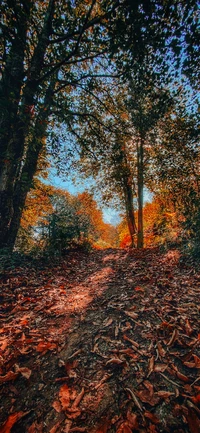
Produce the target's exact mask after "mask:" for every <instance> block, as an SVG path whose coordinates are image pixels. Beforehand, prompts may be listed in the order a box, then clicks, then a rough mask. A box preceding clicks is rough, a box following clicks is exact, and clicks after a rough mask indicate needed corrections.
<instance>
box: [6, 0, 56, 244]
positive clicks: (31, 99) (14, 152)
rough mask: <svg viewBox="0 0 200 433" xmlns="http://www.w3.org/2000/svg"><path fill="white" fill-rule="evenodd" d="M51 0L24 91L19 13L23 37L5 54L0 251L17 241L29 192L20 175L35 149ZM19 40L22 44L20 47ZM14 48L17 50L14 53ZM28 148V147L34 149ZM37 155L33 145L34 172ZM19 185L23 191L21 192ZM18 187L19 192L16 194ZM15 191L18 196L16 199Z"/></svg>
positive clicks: (50, 18) (24, 17)
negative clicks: (7, 92) (39, 93)
mask: <svg viewBox="0 0 200 433" xmlns="http://www.w3.org/2000/svg"><path fill="white" fill-rule="evenodd" d="M54 1H55V0H50V1H49V5H48V8H47V12H46V17H45V20H44V26H43V29H42V31H41V33H40V36H39V39H38V44H37V46H36V48H35V50H34V53H33V56H32V60H31V65H30V68H29V73H28V76H29V78H28V80H27V82H26V84H25V85H24V88H23V92H22V85H23V84H24V83H23V63H24V50H25V49H24V45H25V43H26V37H25V35H26V31H27V22H28V16H27V15H26V13H25V12H24V11H23V13H22V17H23V19H24V21H25V22H24V26H23V28H22V30H23V31H24V33H23V35H22V36H23V38H22V36H21V32H19V37H17V39H16V40H17V46H15V45H16V44H15V43H13V46H12V47H11V49H10V52H9V54H8V60H7V66H9V62H10V64H11V65H12V70H11V75H10V72H9V71H8V67H7V66H6V67H5V73H4V80H3V87H2V92H4V93H5V94H4V93H3V95H4V99H5V98H6V91H8V90H5V91H4V88H5V89H9V95H10V101H9V105H8V109H7V110H5V111H6V113H5V115H3V116H2V119H1V123H2V125H3V129H4V130H5V131H4V132H5V136H4V134H2V139H1V141H0V149H1V152H2V155H3V159H2V161H1V164H0V248H2V247H8V248H9V249H10V248H11V249H12V247H13V245H14V241H15V238H16V233H17V227H18V226H19V224H18V223H17V219H16V215H17V214H18V215H19V216H18V220H19V221H20V215H21V213H22V210H23V208H21V206H24V203H25V198H26V194H27V192H28V190H29V189H30V183H31V182H30V183H29V181H27V184H28V186H27V187H26V186H25V183H26V182H25V181H23V182H22V173H24V170H25V169H27V164H28V167H29V166H30V165H31V163H30V162H28V159H29V158H30V155H29V153H30V154H31V153H32V150H33V149H34V146H35V144H34V143H31V140H30V135H32V136H33V135H34V134H31V132H30V131H31V130H32V129H33V128H35V131H36V124H37V120H35V113H34V106H35V104H36V102H37V98H38V90H39V79H40V78H41V77H40V75H41V70H42V65H43V59H44V56H45V52H46V49H47V47H48V43H49V35H50V33H51V20H52V14H53V8H54ZM11 3H12V2H11ZM14 3H15V2H14ZM28 3H29V2H28ZM29 4H31V3H29ZM20 13H21V11H20ZM20 30H21V28H20ZM21 38H22V41H23V42H24V45H23V44H22V41H21ZM21 46H22V47H23V50H22V48H20V47H21ZM14 49H16V52H15V51H14ZM14 89H15V90H14ZM21 92H22V95H21ZM13 95H14V96H13ZM13 104H16V107H15V106H14V107H12V106H11V105H13ZM10 113H11V115H10ZM28 146H29V147H30V146H31V147H32V148H33V149H31V148H29V147H28ZM39 152H40V151H38V149H37V146H36V152H35V154H34V157H33V159H32V160H31V159H30V161H32V165H33V168H34V169H36V166H37V161H35V159H34V158H35V156H36V155H37V157H38V155H39ZM29 169H30V176H29V175H28V178H30V179H31V178H32V177H33V174H34V173H32V171H33V169H32V168H29ZM24 179H25V177H24ZM22 183H23V187H24V190H25V192H24V193H22V189H23V187H22ZM20 184H21V187H20V191H21V192H20V193H19V185H20ZM16 191H17V193H18V194H19V195H18V196H17V193H16ZM17 208H18V210H17Z"/></svg>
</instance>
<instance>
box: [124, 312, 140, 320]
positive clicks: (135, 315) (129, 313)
mask: <svg viewBox="0 0 200 433" xmlns="http://www.w3.org/2000/svg"><path fill="white" fill-rule="evenodd" d="M125 313H126V314H127V316H129V317H131V319H137V318H138V314H137V313H134V311H128V310H126V311H125Z"/></svg>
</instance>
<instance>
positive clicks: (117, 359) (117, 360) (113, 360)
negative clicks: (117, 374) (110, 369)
mask: <svg viewBox="0 0 200 433" xmlns="http://www.w3.org/2000/svg"><path fill="white" fill-rule="evenodd" d="M110 364H118V365H121V364H124V361H122V360H121V359H119V358H111V359H109V360H108V361H107V362H106V365H110Z"/></svg>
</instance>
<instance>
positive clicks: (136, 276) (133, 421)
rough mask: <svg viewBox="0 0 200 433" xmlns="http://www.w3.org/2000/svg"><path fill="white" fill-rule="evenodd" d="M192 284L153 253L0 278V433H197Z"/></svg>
mask: <svg viewBox="0 0 200 433" xmlns="http://www.w3.org/2000/svg"><path fill="white" fill-rule="evenodd" d="M199 283H200V275H199V273H198V272H197V270H195V268H192V267H191V266H190V265H189V264H187V263H184V264H181V263H180V264H179V255H178V253H177V251H175V250H172V251H170V252H168V253H166V254H161V253H160V252H159V251H158V250H156V249H147V250H104V251H103V250H102V251H101V250H99V251H94V252H92V253H91V254H89V255H87V254H83V253H75V252H74V253H70V254H69V255H68V256H67V257H66V258H65V259H62V260H61V261H60V263H59V264H55V266H54V267H52V265H50V266H43V267H42V266H40V269H39V268H34V267H32V268H30V267H28V266H27V267H24V268H22V267H21V268H19V269H15V270H12V271H10V272H7V273H5V274H4V275H2V286H3V291H2V295H1V296H2V310H1V319H2V329H1V333H0V351H1V352H0V355H1V357H0V383H1V385H2V392H1V395H2V400H1V402H0V419H1V421H0V426H1V427H0V433H9V432H10V431H11V429H12V433H26V432H27V433H66V432H67V433H72V432H87V433H130V432H136V433H137V432H139V433H152V432H153V433H160V432H163V433H165V432H171V431H173V432H177V433H185V432H186V433H198V432H199V426H200V421H199V411H200V408H199V395H200V378H199V369H200V358H199V344H200V335H199V307H198V305H199V304H198V299H199V294H200V292H199Z"/></svg>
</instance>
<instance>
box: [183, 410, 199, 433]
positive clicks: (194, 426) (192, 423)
mask: <svg viewBox="0 0 200 433" xmlns="http://www.w3.org/2000/svg"><path fill="white" fill-rule="evenodd" d="M186 418H187V422H188V424H189V429H190V432H191V433H199V432H200V419H199V418H198V417H197V415H196V413H195V411H194V410H190V412H189V413H188V414H187V415H186Z"/></svg>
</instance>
